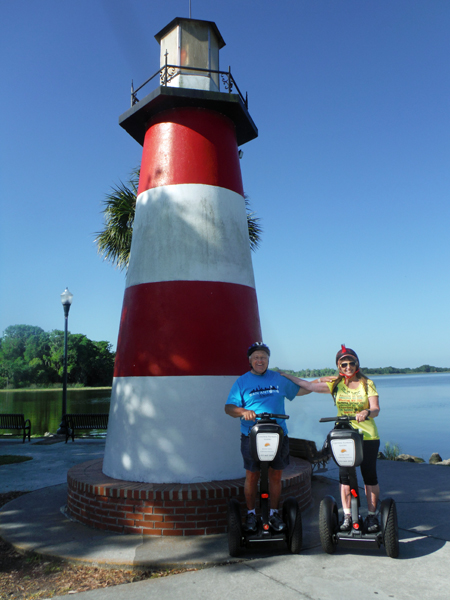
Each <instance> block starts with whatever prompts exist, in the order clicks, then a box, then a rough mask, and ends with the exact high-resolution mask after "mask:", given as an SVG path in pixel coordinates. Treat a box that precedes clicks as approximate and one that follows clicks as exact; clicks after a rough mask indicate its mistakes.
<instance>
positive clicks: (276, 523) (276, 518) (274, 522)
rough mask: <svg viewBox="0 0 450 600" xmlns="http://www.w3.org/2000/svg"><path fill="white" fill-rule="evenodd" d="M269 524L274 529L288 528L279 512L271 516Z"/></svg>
mask: <svg viewBox="0 0 450 600" xmlns="http://www.w3.org/2000/svg"><path fill="white" fill-rule="evenodd" d="M269 525H270V526H271V527H272V529H273V530H274V531H283V530H284V529H285V528H286V525H285V523H283V519H282V518H281V517H280V515H279V514H278V513H277V512H274V513H273V514H272V516H271V517H270V518H269Z"/></svg>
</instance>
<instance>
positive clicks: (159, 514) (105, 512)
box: [67, 457, 311, 536]
mask: <svg viewBox="0 0 450 600" xmlns="http://www.w3.org/2000/svg"><path fill="white" fill-rule="evenodd" d="M102 463H103V461H102V460H101V459H97V460H93V461H88V462H86V463H82V464H81V465H77V466H76V467H73V468H72V469H70V470H69V472H68V474H67V482H68V497H67V509H68V512H69V514H70V515H71V516H72V517H73V518H74V519H76V520H77V521H80V522H81V523H84V524H85V525H89V526H90V527H93V528H95V529H103V530H107V531H113V532H117V533H129V534H143V535H157V536H161V535H211V534H216V533H225V532H226V514H227V503H228V500H229V498H233V497H235V498H238V499H239V500H240V501H241V503H242V505H244V479H235V480H231V481H210V482H205V483H192V484H173V483H170V484H164V483H161V484H151V483H134V482H130V481H121V480H116V479H111V478H110V477H107V476H106V475H104V474H103V473H102ZM289 496H294V497H295V498H297V500H298V502H299V505H300V509H301V510H304V509H305V508H306V507H307V506H308V505H309V503H310V501H311V466H310V464H309V463H307V462H306V461H303V460H301V459H295V458H292V457H291V465H290V466H289V467H288V468H287V469H286V470H285V471H284V472H283V482H282V496H281V499H282V501H283V500H285V499H286V498H288V497H289Z"/></svg>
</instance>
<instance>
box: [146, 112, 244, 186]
mask: <svg viewBox="0 0 450 600" xmlns="http://www.w3.org/2000/svg"><path fill="white" fill-rule="evenodd" d="M180 183H203V184H206V185H215V186H219V187H224V188H227V189H229V190H232V191H234V192H237V193H238V194H241V195H242V196H243V195H244V189H243V186H242V177H241V170H240V166H239V156H238V149H237V142H236V131H235V128H234V124H233V123H232V121H231V120H230V119H228V118H227V117H225V116H223V115H221V114H219V113H216V112H213V111H209V110H205V109H200V108H178V109H173V110H168V111H165V112H163V113H160V114H159V115H157V116H156V117H154V118H153V119H152V120H151V121H150V123H149V129H148V130H147V133H146V135H145V141H144V149H143V152H142V164H141V176H140V180H139V189H138V195H139V194H141V193H142V192H144V191H145V190H149V189H151V188H154V187H159V186H162V185H174V184H180Z"/></svg>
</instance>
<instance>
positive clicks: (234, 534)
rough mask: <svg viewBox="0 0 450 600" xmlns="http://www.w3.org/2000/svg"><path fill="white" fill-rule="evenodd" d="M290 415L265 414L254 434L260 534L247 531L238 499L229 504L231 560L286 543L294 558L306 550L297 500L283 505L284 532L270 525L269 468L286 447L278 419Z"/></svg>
mask: <svg viewBox="0 0 450 600" xmlns="http://www.w3.org/2000/svg"><path fill="white" fill-rule="evenodd" d="M288 418H289V417H288V416H287V415H275V414H272V413H261V414H257V415H256V419H257V422H256V424H255V425H254V426H253V427H252V428H251V430H250V451H251V453H252V457H253V459H254V460H255V461H258V462H259V463H260V466H261V476H260V481H259V497H260V508H261V516H260V517H259V518H258V519H257V528H256V531H253V532H251V531H244V529H243V527H242V520H241V505H240V503H239V501H238V500H236V498H232V499H231V500H230V501H229V503H228V514H227V519H228V550H229V553H230V556H238V555H239V554H240V553H241V552H242V549H243V548H244V547H246V548H250V547H255V546H256V545H258V544H261V543H262V542H280V541H284V542H286V544H287V546H288V549H289V551H290V552H292V553H293V554H298V553H299V552H300V550H301V548H302V515H301V512H300V509H299V506H298V502H297V500H296V499H295V498H293V497H290V498H287V499H286V500H285V501H284V502H283V521H284V523H285V525H286V527H285V529H284V530H283V531H279V532H278V531H273V530H272V529H271V527H270V524H269V515H270V508H269V507H270V498H269V466H270V463H271V462H272V461H273V460H274V459H275V458H276V456H277V454H278V452H279V451H280V450H281V446H282V444H283V438H284V432H283V429H282V427H280V425H278V423H277V422H276V421H275V419H288Z"/></svg>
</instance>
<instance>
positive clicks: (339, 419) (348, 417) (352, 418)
mask: <svg viewBox="0 0 450 600" xmlns="http://www.w3.org/2000/svg"><path fill="white" fill-rule="evenodd" d="M331 421H334V422H337V423H339V422H340V423H348V422H349V421H356V418H355V416H354V415H342V416H341V417H322V418H321V419H320V420H319V423H330V422H331Z"/></svg>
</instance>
